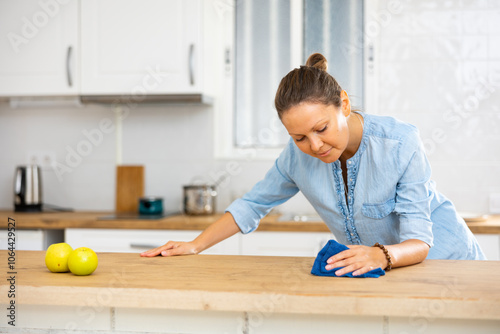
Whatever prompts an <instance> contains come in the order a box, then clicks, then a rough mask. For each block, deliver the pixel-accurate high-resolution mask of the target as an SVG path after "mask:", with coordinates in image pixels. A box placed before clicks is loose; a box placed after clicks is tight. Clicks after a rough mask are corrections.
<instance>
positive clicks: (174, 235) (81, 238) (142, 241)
mask: <svg viewBox="0 0 500 334" xmlns="http://www.w3.org/2000/svg"><path fill="white" fill-rule="evenodd" d="M200 233H201V231H178V230H116V229H86V228H69V229H66V230H65V236H64V240H65V241H66V242H67V243H68V244H70V245H71V247H73V249H74V248H78V247H89V248H91V249H93V250H94V251H96V252H126V253H141V252H143V251H145V250H148V249H151V248H155V247H158V246H161V245H164V244H165V243H166V242H167V241H169V240H175V241H191V240H193V239H194V238H196V237H197V236H198V235H199V234H200ZM238 238H239V235H235V236H233V237H231V238H228V239H226V240H224V241H223V242H221V243H219V244H217V245H215V246H213V247H211V248H209V249H207V250H206V251H204V252H203V254H219V255H238V254H239V241H238Z"/></svg>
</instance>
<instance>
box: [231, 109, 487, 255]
mask: <svg viewBox="0 0 500 334" xmlns="http://www.w3.org/2000/svg"><path fill="white" fill-rule="evenodd" d="M360 114H362V115H363V117H364V130H363V136H362V139H361V143H360V146H359V148H358V150H357V152H356V153H355V154H354V156H353V157H351V158H350V159H349V160H347V163H346V166H347V189H345V186H344V181H343V176H342V168H341V165H340V161H339V160H337V161H335V162H333V163H324V162H323V161H321V160H319V159H317V158H314V157H312V156H310V155H307V154H305V153H303V152H302V151H300V149H299V148H298V147H297V146H296V145H295V143H294V141H293V139H290V141H289V142H288V144H287V146H286V147H285V149H284V150H283V152H282V153H281V154H280V156H279V157H278V159H277V160H276V162H275V164H274V166H273V167H272V168H271V169H270V170H269V171H268V173H267V174H266V176H265V178H264V179H263V180H262V181H260V182H259V183H257V184H256V185H255V186H254V187H253V188H252V190H251V191H249V192H248V193H247V194H245V195H244V196H243V197H242V198H241V199H237V200H236V201H234V202H233V203H232V204H231V205H230V206H229V207H228V208H227V210H226V212H230V213H231V214H232V215H233V217H234V219H235V221H236V223H237V224H238V226H239V228H240V230H241V232H242V233H249V232H252V231H254V230H255V229H256V228H257V226H258V224H259V222H260V219H262V217H264V216H265V215H266V214H267V213H269V211H270V210H271V209H272V208H273V207H275V206H277V205H279V204H282V203H284V202H285V201H287V200H288V199H289V198H291V197H292V196H294V195H295V194H296V193H297V192H298V191H301V192H302V193H303V194H304V196H305V197H306V198H307V199H308V200H309V202H310V203H311V204H312V205H313V207H314V208H315V210H316V211H317V213H318V214H319V215H320V216H321V218H322V219H323V221H324V222H325V223H326V224H327V225H328V228H329V229H330V230H331V231H332V233H333V234H334V235H335V238H336V239H337V240H338V241H339V242H340V243H344V244H351V245H368V246H372V245H373V244H375V243H376V242H379V243H381V244H386V245H391V244H398V243H400V242H402V241H405V240H408V239H418V240H422V241H424V242H425V243H427V244H428V245H429V246H431V249H430V251H429V255H428V257H427V258H432V259H485V257H484V254H483V253H482V251H481V249H480V247H479V245H478V244H477V241H476V239H475V237H474V236H473V234H472V233H471V232H470V230H469V228H468V227H467V225H466V224H465V222H464V220H463V219H462V218H461V217H460V216H459V215H457V212H456V210H455V207H454V206H453V204H452V203H451V202H450V200H448V199H447V198H446V197H445V196H443V195H442V194H440V193H439V192H438V191H437V190H436V188H435V183H434V182H433V181H431V179H430V177H431V167H430V165H429V162H428V160H427V157H426V155H425V152H424V148H423V145H422V141H421V140H420V137H419V134H418V130H417V129H416V128H415V127H414V126H413V125H411V124H408V123H404V122H401V121H398V120H396V119H395V118H392V117H385V116H377V115H369V114H364V113H360ZM346 190H347V192H346ZM346 193H347V195H345V194H346ZM346 197H347V199H346Z"/></svg>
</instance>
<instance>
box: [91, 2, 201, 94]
mask: <svg viewBox="0 0 500 334" xmlns="http://www.w3.org/2000/svg"><path fill="white" fill-rule="evenodd" d="M81 14H82V22H81V30H82V34H81V36H82V87H81V92H82V95H100V94H111V95H113V94H127V95H132V96H133V95H137V96H142V95H144V94H164V93H167V94H189V93H196V92H200V91H201V88H202V79H203V78H202V74H203V73H202V71H200V59H201V57H202V45H201V26H202V21H201V20H202V17H201V4H200V2H199V1H197V0H148V1H143V0H126V1H123V0H85V1H82V2H81Z"/></svg>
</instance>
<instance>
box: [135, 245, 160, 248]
mask: <svg viewBox="0 0 500 334" xmlns="http://www.w3.org/2000/svg"><path fill="white" fill-rule="evenodd" d="M157 247H160V246H158V245H150V244H130V248H147V249H153V248H157Z"/></svg>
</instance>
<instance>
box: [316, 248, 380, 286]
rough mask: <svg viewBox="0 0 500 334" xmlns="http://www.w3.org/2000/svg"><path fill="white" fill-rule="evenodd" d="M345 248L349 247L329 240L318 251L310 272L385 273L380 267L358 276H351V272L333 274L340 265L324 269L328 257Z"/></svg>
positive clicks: (317, 273) (345, 275) (378, 274)
mask: <svg viewBox="0 0 500 334" xmlns="http://www.w3.org/2000/svg"><path fill="white" fill-rule="evenodd" d="M346 249H349V248H348V247H347V246H346V245H342V244H339V243H338V242H337V241H335V240H329V241H328V243H327V244H326V245H325V247H323V249H322V250H321V251H320V252H319V253H318V256H317V257H316V260H314V264H313V267H312V269H311V274H313V275H316V276H333V277H379V276H384V275H385V270H383V269H382V268H377V269H373V270H370V271H369V272H367V273H365V274H362V275H358V276H353V275H352V273H347V274H344V275H342V276H337V275H335V271H337V270H339V269H340V267H339V268H334V269H331V270H326V269H325V266H326V265H327V263H326V261H327V260H328V259H329V258H330V257H332V256H334V255H335V254H337V253H340V252H342V251H344V250H346Z"/></svg>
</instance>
